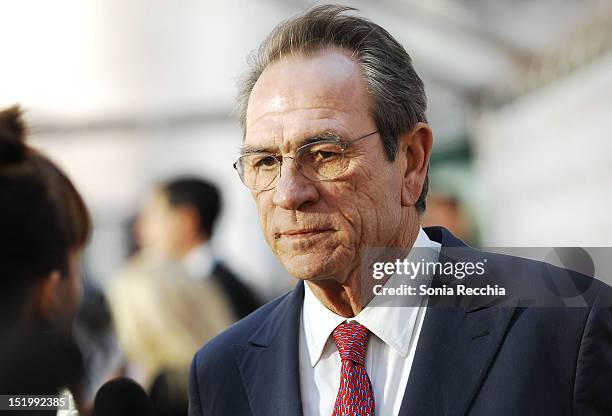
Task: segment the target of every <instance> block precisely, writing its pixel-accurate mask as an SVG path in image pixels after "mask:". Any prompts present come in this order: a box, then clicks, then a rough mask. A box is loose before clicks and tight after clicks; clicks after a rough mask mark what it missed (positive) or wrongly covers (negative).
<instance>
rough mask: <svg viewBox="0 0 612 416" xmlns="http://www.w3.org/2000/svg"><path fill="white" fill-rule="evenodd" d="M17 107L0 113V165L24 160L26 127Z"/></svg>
mask: <svg viewBox="0 0 612 416" xmlns="http://www.w3.org/2000/svg"><path fill="white" fill-rule="evenodd" d="M22 114H23V113H22V111H21V108H19V106H13V107H11V108H8V109H6V110H3V111H0V164H1V165H9V164H14V163H19V162H21V161H23V160H24V158H25V154H26V150H27V146H26V144H25V135H26V126H25V123H24V122H23V119H22V117H21V116H22Z"/></svg>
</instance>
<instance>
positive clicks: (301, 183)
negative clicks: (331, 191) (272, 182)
mask: <svg viewBox="0 0 612 416" xmlns="http://www.w3.org/2000/svg"><path fill="white" fill-rule="evenodd" d="M279 175H280V177H279V178H278V179H277V182H276V188H275V189H274V199H273V202H274V204H275V205H277V206H279V207H281V208H284V209H287V210H297V209H300V208H301V207H302V206H303V205H304V204H308V203H313V202H316V201H317V200H318V199H319V192H318V190H317V188H316V186H315V185H314V183H313V182H312V181H311V180H309V179H307V178H306V177H304V175H302V174H301V173H300V171H298V169H297V166H296V164H295V161H294V160H293V159H292V158H284V160H283V164H282V165H281V170H280V174H279Z"/></svg>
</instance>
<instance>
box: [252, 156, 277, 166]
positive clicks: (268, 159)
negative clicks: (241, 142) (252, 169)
mask: <svg viewBox="0 0 612 416" xmlns="http://www.w3.org/2000/svg"><path fill="white" fill-rule="evenodd" d="M275 164H276V159H275V158H274V157H272V156H263V157H261V158H259V159H257V160H256V161H255V163H254V165H255V166H256V167H270V166H274V165H275Z"/></svg>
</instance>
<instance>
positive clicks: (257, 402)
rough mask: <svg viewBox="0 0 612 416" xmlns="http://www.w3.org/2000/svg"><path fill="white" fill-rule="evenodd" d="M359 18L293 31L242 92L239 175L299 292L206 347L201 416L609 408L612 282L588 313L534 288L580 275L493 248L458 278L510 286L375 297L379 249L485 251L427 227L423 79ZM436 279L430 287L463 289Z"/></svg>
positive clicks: (306, 17)
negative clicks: (479, 266) (477, 269)
mask: <svg viewBox="0 0 612 416" xmlns="http://www.w3.org/2000/svg"><path fill="white" fill-rule="evenodd" d="M350 10H351V9H349V8H346V7H340V6H319V7H316V8H313V9H311V10H309V11H307V12H306V13H304V14H303V15H300V16H297V17H295V18H293V19H290V20H288V21H286V22H284V23H282V24H280V25H279V26H278V27H277V28H276V29H275V30H274V31H273V32H272V33H271V34H270V35H269V37H268V38H267V39H266V41H265V42H264V43H263V45H262V46H261V47H260V49H259V51H258V54H257V55H256V56H255V59H254V61H253V67H252V68H251V72H250V73H249V76H248V77H247V78H246V80H245V83H244V85H243V89H242V96H241V104H242V113H241V116H242V117H241V122H242V127H243V129H244V144H243V148H242V152H241V156H240V158H239V159H238V161H237V162H236V164H235V168H236V169H237V171H238V173H239V175H240V177H241V179H242V181H243V182H244V184H245V185H246V186H247V187H248V188H249V189H250V190H251V191H252V195H253V197H254V199H255V201H256V203H257V209H258V211H259V215H260V219H261V225H262V228H263V232H264V234H265V237H266V239H267V242H268V244H269V245H270V247H271V248H272V250H273V251H274V253H275V254H276V256H277V257H278V258H279V260H280V261H281V262H282V263H283V265H284V266H285V267H286V268H287V270H288V271H289V272H290V273H291V274H292V275H293V276H295V277H296V278H297V279H298V280H299V282H298V284H297V285H296V288H295V289H294V290H293V291H292V292H290V293H288V294H287V295H285V296H282V297H280V298H278V299H276V300H274V301H272V302H270V303H268V304H267V305H265V306H263V307H262V308H260V309H259V310H258V311H256V312H255V313H253V314H252V315H250V316H249V317H247V318H246V319H243V320H242V321H240V322H239V323H237V324H236V325H234V326H233V327H231V328H230V329H228V330H227V331H226V332H224V333H222V334H221V335H219V336H218V337H217V338H215V339H213V340H212V341H211V342H209V343H208V344H207V345H206V346H204V347H203V348H202V349H201V350H200V351H199V352H198V353H197V355H196V356H195V358H194V360H193V364H192V370H191V379H190V414H191V415H193V416H195V415H260V416H269V415H283V416H287V415H301V414H303V415H309V416H310V415H336V416H341V415H374V414H376V415H398V414H399V415H406V416H407V415H451V414H452V415H462V414H470V415H523V414H534V415H535V414H538V415H544V414H546V415H571V414H573V415H578V414H581V415H582V414H584V415H587V414H588V415H591V414H602V415H603V414H611V412H612V323H611V314H610V308H609V307H603V306H602V305H605V306H610V288H609V287H608V286H606V285H604V284H602V283H600V282H597V281H593V282H592V284H589V285H588V288H587V289H585V290H584V292H585V293H583V299H584V300H585V301H586V302H585V305H586V306H585V307H582V308H563V307H560V305H556V304H555V302H554V297H555V296H557V297H558V298H559V299H561V298H562V296H563V293H560V294H559V295H552V296H551V295H550V293H548V292H547V291H546V288H545V287H544V286H542V285H540V284H539V283H538V282H541V281H544V280H546V281H553V282H561V283H560V287H561V289H563V290H564V289H565V287H566V286H567V287H569V288H571V287H572V283H575V282H578V281H580V282H582V281H583V279H584V278H583V277H582V276H578V275H576V274H572V273H563V272H562V271H561V269H556V268H554V267H552V266H549V265H545V264H543V263H537V262H532V261H527V260H522V259H516V258H512V257H506V256H493V255H490V256H488V257H489V258H488V260H489V261H488V263H487V271H486V273H484V275H483V276H474V277H472V278H465V279H463V280H462V285H463V286H464V287H468V288H471V289H482V288H484V287H494V286H495V285H497V287H502V288H503V287H504V286H508V290H509V291H510V292H512V293H509V294H506V295H505V296H504V293H489V292H487V291H485V292H486V293H484V295H482V294H481V293H480V292H482V291H480V292H479V291H478V290H476V291H473V292H474V293H476V294H472V295H467V296H464V297H462V298H457V297H454V298H453V300H452V301H451V302H450V305H449V302H445V301H443V300H442V301H440V299H443V298H444V296H443V294H440V293H438V292H436V294H435V295H431V296H429V294H428V295H424V296H421V297H417V298H416V299H418V300H419V301H418V302H415V301H414V299H415V298H414V297H411V296H404V297H398V298H397V299H400V300H399V301H398V302H399V304H392V305H388V304H386V303H385V302H383V303H381V304H376V302H375V301H376V299H378V297H374V293H375V291H376V290H378V291H380V289H381V287H383V288H387V287H388V286H389V285H391V284H392V283H393V281H394V279H395V277H396V276H397V275H396V274H394V273H392V272H389V271H386V272H385V273H383V276H382V277H379V278H377V279H372V278H371V277H372V276H371V275H370V276H368V275H367V274H364V272H363V271H364V270H367V269H368V265H369V264H370V263H369V262H370V260H372V258H374V259H376V258H379V257H381V256H382V258H385V251H384V249H383V250H378V251H377V248H393V250H395V253H399V256H396V258H397V259H398V260H401V259H402V257H403V258H404V259H410V258H413V260H414V256H413V255H412V254H411V253H412V252H413V251H414V249H415V247H421V248H424V249H426V250H427V253H428V254H427V256H428V259H424V258H423V259H421V256H420V255H419V256H418V259H419V260H423V261H424V260H427V261H428V262H436V261H442V259H449V261H450V262H451V264H455V265H456V264H459V263H458V262H456V261H455V263H452V259H453V257H455V260H456V255H449V254H448V253H449V250H452V249H460V250H463V254H462V256H464V257H473V258H475V259H478V258H481V257H483V256H485V254H483V253H481V252H478V251H477V250H474V249H471V248H468V247H466V246H465V245H464V244H463V243H462V242H461V241H459V240H458V239H456V238H455V237H453V236H452V235H451V234H450V233H449V232H448V231H446V230H445V229H442V228H439V227H433V228H428V229H423V228H421V226H420V223H419V220H420V214H421V213H422V212H423V211H424V210H425V197H426V193H427V174H428V167H429V157H430V154H431V149H432V142H433V138H432V137H433V135H432V130H431V128H430V127H429V125H428V124H427V121H426V118H425V110H426V98H425V93H424V88H423V83H422V82H421V80H420V78H419V76H418V75H417V74H416V72H415V71H414V69H413V67H412V64H411V60H410V57H409V56H408V54H407V53H406V51H405V50H404V49H403V47H402V46H401V45H400V44H399V43H398V42H397V41H396V40H395V39H394V38H393V37H392V36H391V35H390V34H389V33H388V32H387V31H385V30H384V29H383V28H382V27H380V26H378V25H377V24H375V23H373V22H371V21H369V20H366V19H363V18H360V17H355V16H353V15H351V14H349V13H347V12H349V11H350ZM372 256H373V257H372ZM376 256H379V257H376ZM462 264H463V263H462ZM364 265H365V267H364ZM456 270H458V269H456ZM434 274H435V275H434V276H429V277H430V280H428V279H427V276H425V274H423V275H422V276H418V278H419V279H422V281H427V282H429V283H428V284H429V286H427V287H430V288H431V289H436V288H437V289H445V290H448V288H451V287H456V288H458V286H459V285H458V284H457V283H456V280H457V279H453V276H450V279H448V277H449V276H446V280H445V277H444V276H438V274H439V273H438V272H436V273H434ZM453 285H454V286H453ZM578 286H580V285H578ZM574 287H576V285H574ZM580 287H582V286H580ZM376 288H377V289H376ZM510 289H512V290H510ZM531 289H533V290H531ZM432 293H433V292H432ZM523 295H526V296H523ZM541 295H542V296H544V297H545V298H546V302H545V301H542V300H541V299H540V296H541ZM530 296H531V299H527V298H529V297H530ZM548 301H550V302H548ZM402 302H405V303H402ZM457 302H459V303H457ZM544 303H546V305H544ZM530 305H531V306H530ZM448 306H452V307H448ZM535 306H555V307H548V308H544V307H535Z"/></svg>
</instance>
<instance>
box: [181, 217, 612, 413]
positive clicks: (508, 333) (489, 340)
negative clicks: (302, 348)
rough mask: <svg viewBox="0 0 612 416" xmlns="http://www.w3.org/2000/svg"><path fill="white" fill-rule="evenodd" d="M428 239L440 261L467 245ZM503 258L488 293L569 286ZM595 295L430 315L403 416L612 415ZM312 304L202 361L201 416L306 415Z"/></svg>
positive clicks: (295, 307) (275, 307) (611, 341)
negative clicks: (307, 311) (512, 287)
mask: <svg viewBox="0 0 612 416" xmlns="http://www.w3.org/2000/svg"><path fill="white" fill-rule="evenodd" d="M425 232H426V233H427V234H428V235H429V237H430V238H431V239H432V240H435V241H438V242H440V243H441V244H442V252H441V254H440V255H441V256H443V255H444V250H445V248H446V247H457V246H464V244H463V243H462V242H461V241H460V240H458V239H456V238H455V237H454V236H453V235H452V234H450V232H448V231H447V230H445V229H443V228H440V227H432V228H427V229H425ZM466 250H469V251H471V252H473V253H474V254H476V253H481V252H478V251H477V250H474V249H469V248H466ZM492 258H493V259H494V260H493V261H490V263H489V265H488V268H489V269H490V270H491V272H490V273H488V276H487V279H488V283H495V284H499V285H504V284H505V283H513V284H514V283H516V282H517V281H518V282H523V281H524V282H525V284H526V285H529V284H530V283H529V282H533V281H541V280H542V279H551V280H552V281H553V282H554V281H562V280H563V279H566V277H563V276H568V274H567V271H563V269H558V268H555V267H553V266H550V265H546V264H544V263H539V262H534V261H529V260H525V259H518V258H515V257H508V256H499V255H495V256H494V257H492ZM569 276H570V279H571V280H577V279H578V280H579V279H582V278H583V277H581V276H579V275H577V274H574V273H571V274H569ZM534 278H535V279H534ZM573 283H576V282H573ZM470 284H478V285H480V284H484V283H483V281H482V280H478V279H473V281H472V282H471V283H470ZM563 284H564V283H560V284H559V286H560V287H563ZM579 286H580V284H579ZM573 287H575V284H574V285H573ZM527 292H528V291H527ZM527 292H525V293H527ZM536 296H537V295H536ZM584 297H585V299H587V302H588V304H589V306H587V307H580V308H567V307H548V308H541V307H530V306H529V304H530V302H533V299H531V300H530V299H513V300H512V301H511V302H510V303H507V304H504V305H503V307H500V306H499V304H498V303H496V299H495V297H492V298H491V297H489V298H487V297H482V296H479V297H474V298H473V299H471V300H469V299H468V301H467V303H465V302H464V303H462V304H461V305H459V306H453V307H428V309H427V313H426V314H425V320H424V323H423V327H422V330H421V334H420V337H419V341H418V345H417V350H416V355H415V358H414V362H413V366H412V370H411V373H410V378H409V380H408V385H407V387H406V390H405V392H404V398H403V402H402V406H401V411H400V415H402V416H417V415H418V416H424V415H432V416H434V415H435V416H437V415H483V416H484V415H486V416H491V415H512V416H515V415H538V416H540V415H555V416H562V415H612V310H611V308H610V307H609V306H610V305H612V294H611V288H610V287H609V286H607V285H605V284H603V283H601V282H599V281H597V280H593V281H592V282H590V283H589V285H588V290H586V291H585V294H584ZM303 298H304V286H303V283H302V282H300V283H298V284H297V285H296V287H295V289H294V290H293V291H291V292H290V293H288V294H286V295H284V296H281V297H279V298H277V299H275V300H273V301H272V302H270V303H268V304H266V305H264V306H263V307H261V308H260V309H258V310H257V311H255V312H254V313H253V314H251V315H249V316H248V317H246V318H245V319H243V320H241V321H240V322H238V323H236V324H234V325H233V326H232V327H230V328H229V329H227V330H226V331H225V332H223V333H222V334H220V335H219V336H217V337H216V338H214V339H213V340H212V341H210V342H209V343H208V344H206V345H205V346H204V347H203V348H202V349H201V350H200V351H199V352H198V353H197V354H196V356H195V358H194V360H193V364H192V368H191V375H190V392H189V395H190V407H189V414H190V415H191V416H196V415H197V416H200V415H206V416H209V415H215V416H217V415H232V416H241V415H255V416H272V415H282V416H291V415H301V414H302V404H301V397H300V378H299V370H298V369H299V364H298V354H299V353H298V342H299V327H300V324H299V322H300V313H301V308H302V302H303ZM431 301H434V302H435V299H432V300H431ZM431 301H430V304H432V303H431ZM536 303H537V302H536ZM602 305H605V307H604V306H602ZM325 416H328V415H325Z"/></svg>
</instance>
